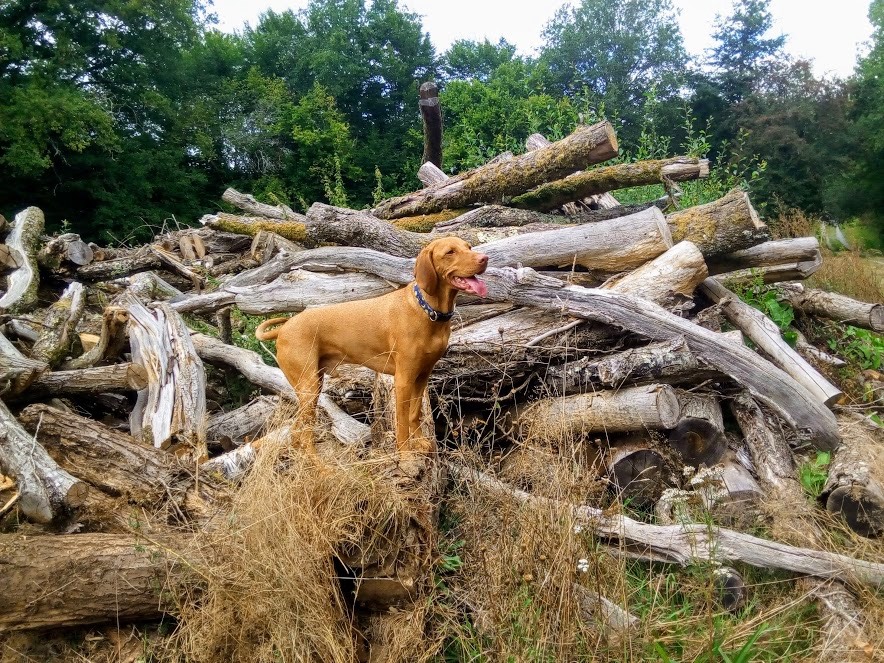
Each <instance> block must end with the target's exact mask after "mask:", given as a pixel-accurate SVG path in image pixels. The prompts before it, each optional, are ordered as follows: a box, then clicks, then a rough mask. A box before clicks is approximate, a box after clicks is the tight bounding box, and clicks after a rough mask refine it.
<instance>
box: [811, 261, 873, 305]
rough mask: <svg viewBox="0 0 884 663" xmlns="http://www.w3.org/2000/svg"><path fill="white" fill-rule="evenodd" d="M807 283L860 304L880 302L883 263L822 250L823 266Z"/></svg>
mask: <svg viewBox="0 0 884 663" xmlns="http://www.w3.org/2000/svg"><path fill="white" fill-rule="evenodd" d="M807 283H808V285H809V286H810V287H812V288H820V289H822V290H827V291H829V292H838V293H841V294H842V295H847V296H848V297H853V298H854V299H858V300H860V301H863V302H884V259H881V258H875V257H864V256H862V255H861V254H860V253H859V252H857V251H840V252H838V253H832V252H831V251H829V250H828V249H823V265H822V267H820V269H819V270H818V271H817V272H816V274H814V275H813V276H811V277H810V278H809V279H808V281H807Z"/></svg>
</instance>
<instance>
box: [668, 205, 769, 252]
mask: <svg viewBox="0 0 884 663" xmlns="http://www.w3.org/2000/svg"><path fill="white" fill-rule="evenodd" d="M666 221H667V222H668V223H669V227H670V229H671V230H672V239H673V240H674V241H676V242H681V241H682V240H689V241H691V242H693V243H694V244H696V245H697V246H698V247H699V249H700V251H702V252H703V255H704V256H705V257H706V258H707V260H708V259H711V258H714V257H717V256H720V255H725V254H729V253H733V252H734V251H739V250H741V249H746V248H749V247H750V246H754V245H756V244H760V243H761V242H764V241H766V240H768V239H770V233H769V232H768V229H767V226H765V225H764V223H762V221H761V220H760V219H759V217H758V213H757V212H756V211H755V208H753V207H752V203H751V202H749V196H748V195H747V194H746V192H745V191H742V190H740V189H734V190H733V191H731V192H730V193H728V194H727V195H726V196H724V197H723V198H719V199H718V200H716V201H713V202H711V203H707V204H706V205H698V206H696V207H688V208H687V209H684V210H681V211H679V212H675V213H673V214H670V215H668V216H667V217H666Z"/></svg>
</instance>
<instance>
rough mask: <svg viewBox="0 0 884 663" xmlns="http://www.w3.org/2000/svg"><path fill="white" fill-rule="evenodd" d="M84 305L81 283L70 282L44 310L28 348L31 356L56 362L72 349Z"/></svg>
mask: <svg viewBox="0 0 884 663" xmlns="http://www.w3.org/2000/svg"><path fill="white" fill-rule="evenodd" d="M85 306H86V292H85V290H84V289H83V286H82V284H80V283H77V282H74V283H71V284H70V285H69V286H68V287H67V289H65V291H64V292H63V293H62V295H61V298H59V300H58V301H57V302H55V303H54V304H53V305H52V306H50V307H49V310H48V311H47V312H46V315H45V317H44V318H43V324H42V326H41V327H40V335H39V337H38V338H37V340H36V342H35V343H34V346H33V347H32V348H31V358H32V359H36V360H37V361H43V362H46V363H47V364H49V366H51V367H54V366H58V365H59V364H60V363H61V362H62V360H63V359H65V357H67V355H68V353H69V352H70V350H71V344H72V343H73V341H74V338H75V329H76V328H77V325H78V324H79V323H80V318H81V317H83V310H84V309H85Z"/></svg>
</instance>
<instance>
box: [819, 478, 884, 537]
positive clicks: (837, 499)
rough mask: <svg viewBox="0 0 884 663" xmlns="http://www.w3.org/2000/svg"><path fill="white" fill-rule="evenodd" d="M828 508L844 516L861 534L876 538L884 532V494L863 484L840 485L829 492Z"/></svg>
mask: <svg viewBox="0 0 884 663" xmlns="http://www.w3.org/2000/svg"><path fill="white" fill-rule="evenodd" d="M826 510H827V511H828V512H829V513H831V514H834V515H840V516H841V517H842V518H844V520H845V522H846V523H847V525H848V526H849V527H850V529H852V530H853V531H854V532H856V533H857V534H859V535H860V536H865V537H867V538H876V537H879V536H881V535H882V534H884V496H882V495H876V494H875V492H874V491H871V490H867V489H866V488H865V487H863V486H857V485H853V486H839V487H838V488H836V489H835V490H833V491H832V492H831V493H829V497H828V499H827V500H826Z"/></svg>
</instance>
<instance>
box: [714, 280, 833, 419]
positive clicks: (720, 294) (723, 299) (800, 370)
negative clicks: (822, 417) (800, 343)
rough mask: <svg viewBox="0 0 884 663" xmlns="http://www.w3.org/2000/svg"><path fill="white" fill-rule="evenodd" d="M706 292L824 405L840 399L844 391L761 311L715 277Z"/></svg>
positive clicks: (758, 344)
mask: <svg viewBox="0 0 884 663" xmlns="http://www.w3.org/2000/svg"><path fill="white" fill-rule="evenodd" d="M702 289H703V292H704V293H705V294H706V295H707V296H708V297H709V298H710V299H711V300H712V301H713V302H714V303H716V304H718V305H719V306H720V307H721V310H722V312H723V313H724V315H725V317H727V319H728V321H729V322H730V323H731V324H732V325H734V327H736V328H737V329H739V330H740V331H742V332H743V333H744V334H745V335H746V336H747V337H748V338H750V339H751V340H752V342H753V343H755V344H756V345H757V346H758V347H759V348H761V350H763V351H764V352H765V354H767V356H768V357H769V358H770V360H771V361H772V362H773V363H774V364H776V365H777V366H779V367H780V368H781V369H783V370H784V371H785V372H786V373H788V374H789V375H791V376H792V377H793V378H794V379H795V380H797V381H798V382H800V383H801V384H802V385H803V386H804V388H805V389H807V390H808V391H809V392H810V393H812V394H813V395H814V397H815V398H817V399H819V401H820V403H823V404H824V405H831V404H832V403H835V402H837V401H838V400H839V399H840V398H841V396H842V395H843V392H842V391H841V390H840V389H838V388H837V387H836V386H835V385H833V384H832V383H831V382H829V381H828V380H827V379H826V378H825V377H823V376H822V375H821V374H820V373H819V371H817V370H816V369H815V368H814V367H813V366H811V365H810V364H809V363H807V361H805V359H804V357H802V356H801V355H799V354H798V353H797V352H796V351H795V350H793V349H792V348H791V346H789V344H788V343H786V341H784V340H783V336H782V334H781V333H780V328H779V327H777V325H776V324H774V322H773V321H772V320H770V318H768V317H767V316H766V315H764V314H763V313H762V312H761V311H758V310H756V309H754V308H752V307H751V306H749V305H748V304H746V303H744V302H742V301H740V298H739V297H737V296H736V295H735V294H734V293H732V292H731V291H730V290H728V289H727V288H725V287H724V286H723V285H721V284H720V283H719V282H718V281H716V280H715V279H714V278H708V279H706V280H705V281H704V282H703V285H702Z"/></svg>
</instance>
